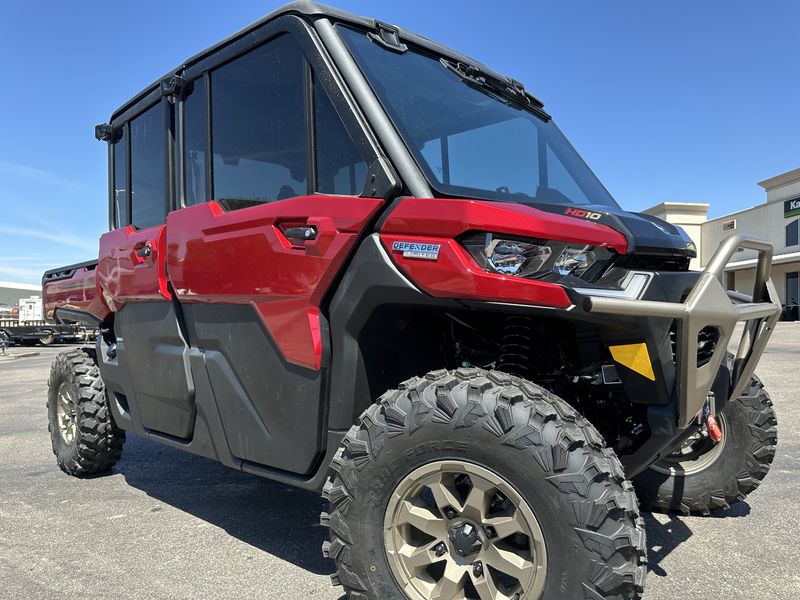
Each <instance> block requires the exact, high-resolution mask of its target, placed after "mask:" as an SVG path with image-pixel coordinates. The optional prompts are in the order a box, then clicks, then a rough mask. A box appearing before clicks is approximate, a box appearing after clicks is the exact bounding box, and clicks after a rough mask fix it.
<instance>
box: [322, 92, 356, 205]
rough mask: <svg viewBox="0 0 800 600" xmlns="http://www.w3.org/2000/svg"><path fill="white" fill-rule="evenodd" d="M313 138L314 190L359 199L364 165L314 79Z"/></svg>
mask: <svg viewBox="0 0 800 600" xmlns="http://www.w3.org/2000/svg"><path fill="white" fill-rule="evenodd" d="M314 135H315V140H316V146H315V150H316V157H315V160H316V164H317V191H318V192H321V193H323V194H336V195H344V196H358V195H359V194H360V193H361V191H362V190H363V189H364V182H365V181H366V178H367V164H366V163H365V162H364V159H363V158H361V154H360V153H359V151H358V148H356V145H355V143H353V140H352V139H351V138H350V134H348V133H347V130H346V129H345V127H344V123H342V120H341V119H340V118H339V115H338V113H337V112H336V109H335V108H334V106H333V103H332V102H331V100H330V98H329V97H328V94H327V93H325V90H324V89H323V88H322V84H321V83H320V82H319V80H318V79H317V78H316V77H315V78H314Z"/></svg>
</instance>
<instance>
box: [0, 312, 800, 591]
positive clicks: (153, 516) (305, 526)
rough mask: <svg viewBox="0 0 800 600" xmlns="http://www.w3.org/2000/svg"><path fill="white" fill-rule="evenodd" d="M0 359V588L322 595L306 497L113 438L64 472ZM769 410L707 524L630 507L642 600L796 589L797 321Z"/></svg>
mask: <svg viewBox="0 0 800 600" xmlns="http://www.w3.org/2000/svg"><path fill="white" fill-rule="evenodd" d="M64 349H65V347H64V346H60V347H49V348H37V349H35V350H36V351H38V352H39V355H38V356H35V357H29V358H19V359H17V360H8V359H4V358H2V357H0V457H2V460H1V461H0V597H2V598H3V599H6V600H11V599H26V600H29V599H38V598H47V599H51V598H65V597H67V598H82V599H93V598H103V599H106V598H120V599H127V598H131V599H132V598H136V599H137V600H139V599H142V598H146V599H164V600H166V599H189V598H191V599H199V598H209V599H211V598H213V599H220V598H222V599H227V598H286V599H289V598H291V599H293V600H294V599H297V598H313V599H320V600H335V599H336V598H339V597H340V596H341V594H340V593H339V592H338V590H336V589H334V588H332V587H331V586H330V583H329V579H328V574H329V573H330V572H331V570H332V563H330V562H329V561H327V560H326V559H323V558H322V556H321V553H320V546H321V545H322V541H323V538H324V536H325V532H324V530H323V529H322V528H320V527H319V526H318V524H317V523H318V515H319V512H320V508H321V500H320V499H319V498H318V496H317V495H316V494H312V493H308V492H303V491H299V490H294V489H291V488H288V487H285V486H282V485H277V484H274V483H271V482H269V481H265V480H263V479H260V478H258V477H255V476H250V475H245V474H242V473H238V472H235V471H233V470H229V469H227V468H225V467H223V466H221V465H219V464H216V463H214V462H211V461H208V460H205V459H202V458H198V457H194V456H192V455H189V454H185V453H182V452H180V451H177V450H172V449H170V448H166V447H162V446H159V445H156V444H154V443H150V442H146V441H144V440H143V439H141V438H138V437H136V436H129V437H128V442H127V443H126V445H125V452H124V455H123V459H122V460H121V461H120V463H119V464H118V465H117V467H116V468H115V469H114V471H113V472H112V473H111V474H110V475H106V476H102V477H96V478H93V479H86V480H78V479H74V478H71V477H68V476H66V475H64V474H63V473H62V472H61V471H60V470H59V469H58V467H57V466H56V464H55V461H54V457H53V455H52V453H51V450H50V440H49V436H48V433H47V419H46V411H45V406H44V403H45V397H46V383H47V376H48V371H49V365H50V362H51V360H52V358H53V357H54V356H55V354H57V353H58V352H60V351H63V350H64ZM758 373H759V375H760V376H761V378H762V379H763V381H764V383H765V385H766V386H767V389H768V390H769V391H770V393H771V394H772V397H773V399H774V400H775V404H776V407H777V410H778V417H779V435H780V441H779V448H778V454H777V456H776V459H775V463H774V464H773V467H772V471H771V473H770V475H769V477H768V478H767V479H766V481H765V483H764V484H763V485H762V487H761V488H760V489H759V490H757V491H756V492H755V493H754V494H753V495H752V496H751V497H750V498H749V499H748V501H747V502H746V503H742V504H739V505H737V506H735V507H733V508H731V509H730V510H728V511H725V512H722V513H718V514H715V515H714V516H713V517H711V518H700V517H691V518H685V517H674V516H670V517H668V516H663V515H649V514H647V515H646V519H647V533H648V545H649V559H650V574H649V576H648V581H647V584H648V585H647V588H648V589H647V593H646V594H645V600H675V599H684V598H698V599H700V598H702V599H706V600H710V599H717V598H719V599H723V598H724V599H726V600H739V599H741V600H751V599H753V598H764V599H769V600H782V599H787V600H788V599H790V598H791V599H792V600H795V599H796V598H797V597H798V595H800V569H798V568H797V562H796V561H797V556H798V554H800V439H799V438H800V407H799V406H798V404H800V402H799V401H800V324H798V323H782V324H780V325H779V326H778V329H777V331H776V333H775V335H774V336H773V340H772V342H771V344H770V346H769V347H768V349H767V351H766V353H765V356H764V358H763V360H762V364H761V366H760V368H759V370H758Z"/></svg>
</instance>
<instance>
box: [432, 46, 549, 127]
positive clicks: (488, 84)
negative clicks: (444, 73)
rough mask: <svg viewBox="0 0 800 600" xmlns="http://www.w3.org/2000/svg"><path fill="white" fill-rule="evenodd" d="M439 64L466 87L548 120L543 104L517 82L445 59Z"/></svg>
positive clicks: (441, 59)
mask: <svg viewBox="0 0 800 600" xmlns="http://www.w3.org/2000/svg"><path fill="white" fill-rule="evenodd" d="M439 62H440V63H442V65H443V66H444V67H445V68H447V69H449V70H450V71H453V73H455V74H456V75H458V76H459V77H460V78H461V80H462V81H463V82H464V83H466V84H467V85H471V86H472V87H476V88H478V89H480V90H482V91H488V92H491V93H492V95H494V96H497V97H499V98H500V99H502V100H505V101H507V102H508V103H510V104H512V105H515V106H518V107H520V108H523V109H527V110H530V111H532V112H533V113H535V114H536V115H537V116H538V117H539V118H540V119H542V120H544V121H549V120H550V118H551V117H550V115H549V114H547V113H546V112H545V111H544V103H543V102H542V101H541V100H539V99H538V98H537V97H536V96H534V95H533V94H531V93H530V92H528V91H527V90H526V89H525V86H523V85H522V84H521V83H520V82H519V81H516V80H515V79H511V78H510V77H499V76H497V75H493V74H491V73H487V72H486V71H481V70H480V69H479V68H478V67H476V66H474V65H469V64H466V63H463V62H457V61H450V60H447V59H446V58H440V59H439Z"/></svg>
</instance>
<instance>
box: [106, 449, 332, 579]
mask: <svg viewBox="0 0 800 600" xmlns="http://www.w3.org/2000/svg"><path fill="white" fill-rule="evenodd" d="M114 471H115V472H118V473H120V474H122V476H123V477H124V478H125V480H126V482H127V483H128V484H129V485H131V486H132V487H135V488H136V489H139V490H142V491H143V492H145V493H146V494H147V495H148V496H150V497H152V498H155V499H156V500H159V501H161V502H164V503H166V504H169V505H170V506H173V507H175V508H178V509H180V510H182V511H185V512H187V513H189V514H192V515H194V516H195V517H197V518H199V519H202V520H204V521H206V522H208V523H210V524H212V525H215V526H217V527H221V528H222V529H224V530H225V531H226V532H228V533H229V534H230V535H232V536H234V537H235V538H237V539H239V540H241V541H243V542H245V543H247V544H250V545H251V546H254V547H255V548H258V549H259V550H263V551H264V552H267V553H269V554H272V555H273V556H276V557H278V558H280V559H282V560H285V561H288V562H290V563H292V564H294V565H297V566H298V567H300V568H302V569H305V570H306V571H310V572H312V573H316V574H329V573H332V572H333V562H332V561H330V560H328V559H325V558H324V557H323V556H322V551H321V547H322V542H323V540H324V539H326V537H327V531H326V530H325V529H324V528H323V527H321V526H320V525H319V513H320V511H321V510H322V499H321V498H320V496H319V494H317V493H315V492H308V491H303V490H298V489H295V488H292V487H288V486H285V485H281V484H277V483H274V482H271V481H268V480H265V479H261V478H259V477H256V476H254V475H248V474H245V473H240V472H238V471H234V470H233V469H230V468H228V467H225V466H223V465H221V464H219V463H216V462H214V461H212V460H207V459H204V458H201V457H198V456H194V455H192V454H189V453H187V452H183V451H180V450H175V449H172V448H167V447H165V446H161V445H159V444H156V443H153V442H149V441H147V440H144V439H142V438H140V437H138V436H135V435H129V436H128V440H127V442H126V443H125V451H124V453H123V458H122V460H121V461H120V462H119V463H118V464H117V466H116V467H115V469H114Z"/></svg>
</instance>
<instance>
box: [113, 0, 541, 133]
mask: <svg viewBox="0 0 800 600" xmlns="http://www.w3.org/2000/svg"><path fill="white" fill-rule="evenodd" d="M285 15H298V16H302V17H304V18H305V19H306V20H308V21H310V22H314V21H317V20H319V19H328V20H330V21H331V22H333V23H347V24H350V25H355V26H358V27H361V28H364V29H367V30H373V31H374V32H375V33H376V37H378V38H382V39H383V40H385V41H386V40H388V43H390V44H391V43H399V44H400V45H401V44H402V40H404V41H406V42H410V43H412V44H414V45H416V46H420V47H422V48H425V49H427V50H429V51H430V52H433V53H434V54H437V55H441V56H444V57H447V58H449V59H450V60H453V61H456V62H461V63H464V64H467V65H471V66H474V67H477V68H478V69H479V70H480V71H481V73H482V74H485V75H487V76H490V77H493V78H496V79H499V80H502V81H505V82H507V83H508V84H509V85H511V86H520V84H519V83H518V82H516V81H514V80H513V79H511V78H509V77H506V76H504V75H500V74H499V73H496V72H494V71H492V70H491V69H490V68H489V67H487V66H486V65H484V64H482V63H480V62H479V61H476V60H474V59H472V58H470V57H468V56H466V55H464V54H461V53H460V52H457V51H455V50H453V49H452V48H448V47H447V46H443V45H442V44H439V43H438V42H435V41H433V40H431V39H429V38H426V37H424V36H421V35H418V34H416V33H414V32H412V31H408V30H407V29H403V28H402V27H397V26H395V25H390V24H387V23H383V22H381V21H378V20H375V19H371V18H368V17H362V16H359V15H356V14H354V13H351V12H347V11H344V10H340V9H338V8H334V7H331V6H326V5H324V4H319V3H317V2H310V1H308V0H296V1H295V2H290V3H289V4H286V5H284V6H282V7H280V8H278V9H276V10H274V11H272V12H271V13H269V14H267V15H266V16H264V17H262V18H261V19H258V20H257V21H254V22H253V23H251V24H250V25H248V26H247V27H245V28H244V29H241V30H240V31H237V32H236V33H234V34H233V35H230V36H228V37H227V38H225V39H223V40H222V41H220V42H218V43H216V44H214V45H213V46H210V47H209V48H206V49H205V50H203V51H202V52H199V53H198V54H195V55H194V56H192V57H191V58H189V59H188V60H186V61H184V62H183V63H182V64H181V65H179V66H178V67H176V68H174V69H172V70H171V71H169V72H167V73H166V74H165V75H164V76H163V77H161V78H159V79H158V80H156V81H155V82H153V83H152V84H151V85H149V86H148V87H146V88H145V89H144V90H142V91H141V92H140V93H139V94H137V95H136V96H134V97H133V98H132V99H131V100H129V101H128V102H126V103H125V104H123V105H122V106H121V107H120V108H118V109H117V110H116V111H114V113H113V114H112V115H111V123H112V124H113V123H115V122H116V121H118V120H126V119H125V118H124V117H125V116H126V115H127V114H128V113H131V112H137V111H136V110H135V109H136V108H137V105H138V104H140V103H142V102H145V103H147V104H150V103H151V102H152V101H153V100H154V98H152V97H151V95H155V94H156V93H157V92H158V91H159V89H160V87H161V84H162V82H164V81H168V80H169V79H170V78H172V77H173V76H175V75H180V74H181V73H183V72H184V71H185V70H186V69H188V68H190V67H192V66H193V65H196V64H197V63H199V62H201V61H203V60H204V59H206V58H208V57H209V56H212V55H213V54H215V53H216V52H218V51H220V50H222V49H223V48H225V47H226V46H229V45H231V44H233V43H235V42H237V41H239V40H242V39H243V38H245V37H247V36H249V35H251V34H253V33H254V32H255V31H257V30H258V29H259V28H261V27H262V26H264V25H266V24H267V23H270V22H271V21H274V20H275V19H278V18H279V17H282V16H285ZM531 99H532V100H533V101H534V103H535V104H537V105H538V106H539V107H540V108H541V107H543V106H544V105H543V104H542V103H541V102H540V101H539V100H538V99H536V98H534V97H532V96H531ZM121 117H123V118H122V119H121Z"/></svg>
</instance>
